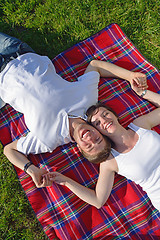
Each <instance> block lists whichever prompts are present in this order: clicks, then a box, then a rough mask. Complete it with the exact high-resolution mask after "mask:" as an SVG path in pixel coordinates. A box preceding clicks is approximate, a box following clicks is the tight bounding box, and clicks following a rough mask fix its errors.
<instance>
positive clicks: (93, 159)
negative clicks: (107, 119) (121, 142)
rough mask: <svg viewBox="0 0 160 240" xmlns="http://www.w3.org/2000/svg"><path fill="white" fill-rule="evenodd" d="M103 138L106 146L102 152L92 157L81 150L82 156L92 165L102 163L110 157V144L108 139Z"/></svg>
mask: <svg viewBox="0 0 160 240" xmlns="http://www.w3.org/2000/svg"><path fill="white" fill-rule="evenodd" d="M103 137H104V139H105V142H106V145H105V147H104V149H103V150H102V151H100V152H98V153H96V154H94V155H93V154H89V153H86V152H85V151H83V150H82V149H81V153H82V155H83V156H84V157H85V158H87V159H88V160H89V161H90V162H92V163H101V162H104V161H105V160H107V158H108V157H109V155H110V152H111V145H112V142H111V140H110V139H109V138H108V137H106V136H103Z"/></svg>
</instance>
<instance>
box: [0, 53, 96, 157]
mask: <svg viewBox="0 0 160 240" xmlns="http://www.w3.org/2000/svg"><path fill="white" fill-rule="evenodd" d="M99 77H100V76H99V73H98V72H95V71H93V72H89V73H86V74H84V75H82V76H80V77H79V78H78V81H76V82H68V81H66V80H64V79H63V78H62V77H60V76H59V75H58V74H57V73H56V71H55V68H54V65H53V63H52V62H51V60H50V59H49V58H48V57H46V56H40V55H37V54H34V53H26V54H24V55H21V56H19V57H17V58H16V59H15V60H13V61H11V62H9V63H8V64H7V66H6V67H5V69H4V70H3V71H2V72H1V73H0V96H1V98H2V99H3V101H5V102H6V103H9V104H10V105H11V106H13V107H14V108H15V109H16V110H17V111H19V112H21V113H23V114H24V118H25V123H26V125H27V127H28V129H29V130H30V132H29V133H28V135H27V136H26V137H22V138H21V139H19V141H18V144H17V148H18V150H19V151H20V152H22V153H24V154H29V153H34V154H36V153H41V152H48V151H50V152H51V151H53V149H55V148H56V147H57V146H59V145H63V144H65V143H68V142H70V141H71V137H70V134H69V121H68V114H70V115H75V116H82V117H83V116H84V113H85V111H86V110H87V108H88V107H89V106H91V105H92V104H95V103H96V102H97V101H98V82H99Z"/></svg>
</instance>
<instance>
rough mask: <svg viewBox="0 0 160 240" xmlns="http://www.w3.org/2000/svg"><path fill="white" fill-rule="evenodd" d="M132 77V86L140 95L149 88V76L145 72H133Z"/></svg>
mask: <svg viewBox="0 0 160 240" xmlns="http://www.w3.org/2000/svg"><path fill="white" fill-rule="evenodd" d="M130 79H131V80H130V84H131V87H132V89H133V90H134V91H135V92H136V93H137V94H139V95H140V94H141V93H142V92H143V91H144V90H145V89H147V88H148V85H147V77H146V75H145V74H143V73H140V72H131V75H130Z"/></svg>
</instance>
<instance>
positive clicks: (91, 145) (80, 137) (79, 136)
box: [73, 122, 106, 155]
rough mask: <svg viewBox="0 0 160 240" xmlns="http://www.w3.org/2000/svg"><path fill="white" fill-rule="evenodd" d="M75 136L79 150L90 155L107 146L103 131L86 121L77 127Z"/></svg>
mask: <svg viewBox="0 0 160 240" xmlns="http://www.w3.org/2000/svg"><path fill="white" fill-rule="evenodd" d="M73 137H74V140H75V141H76V142H77V146H78V148H79V150H80V151H81V150H83V151H84V152H86V153H87V154H90V155H93V154H97V153H99V152H101V151H102V150H103V149H104V147H105V146H106V142H105V140H104V138H103V136H102V135H101V133H100V132H99V131H98V130H97V129H95V128H94V127H92V126H91V125H89V124H87V123H85V122H84V123H81V124H79V125H78V126H77V127H76V128H75V131H74V136H73Z"/></svg>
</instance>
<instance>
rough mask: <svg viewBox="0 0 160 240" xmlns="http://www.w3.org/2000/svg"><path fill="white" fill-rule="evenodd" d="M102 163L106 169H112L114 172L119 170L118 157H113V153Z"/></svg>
mask: <svg viewBox="0 0 160 240" xmlns="http://www.w3.org/2000/svg"><path fill="white" fill-rule="evenodd" d="M100 165H101V167H103V168H105V169H106V170H110V171H113V172H117V171H118V165H117V162H116V159H115V158H114V157H113V155H112V154H110V155H109V157H108V158H107V159H106V160H105V161H104V162H102V163H101V164H100Z"/></svg>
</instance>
